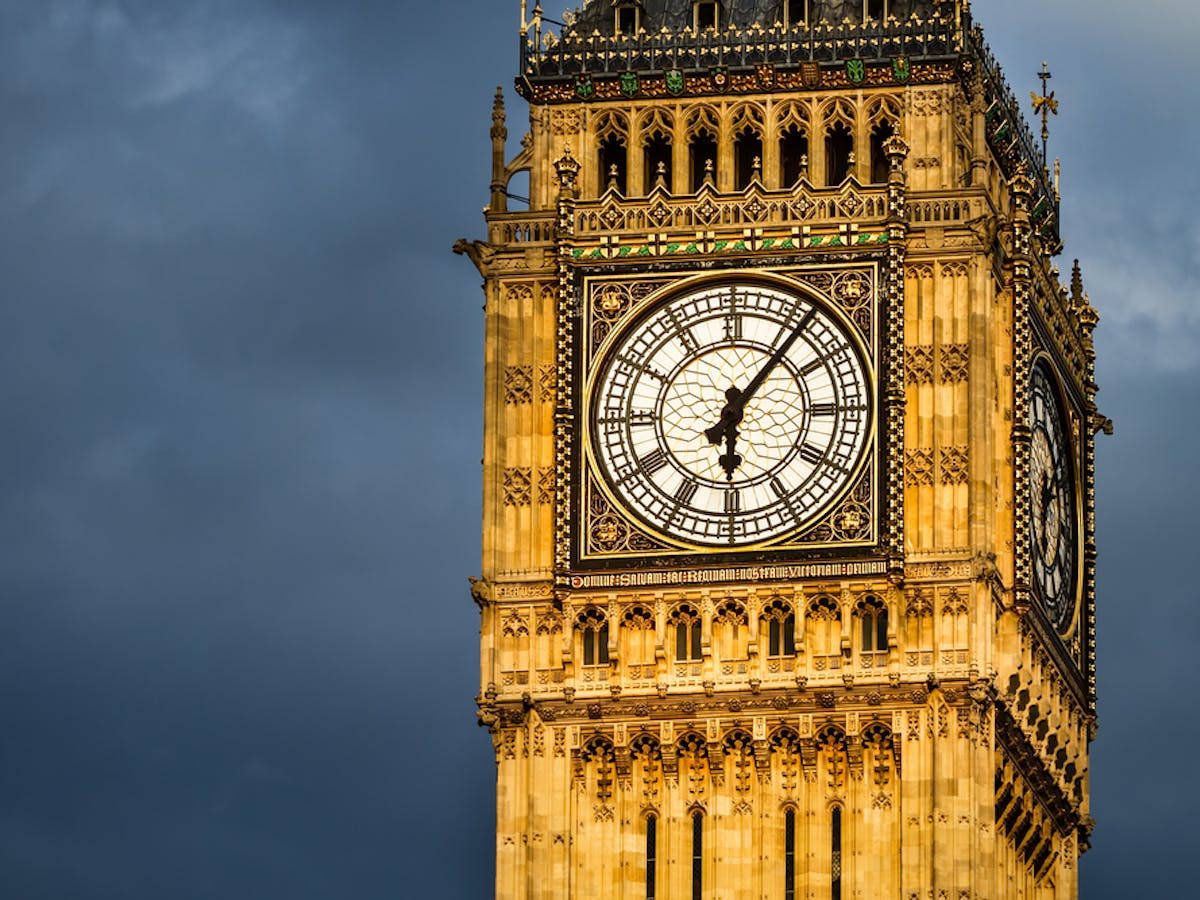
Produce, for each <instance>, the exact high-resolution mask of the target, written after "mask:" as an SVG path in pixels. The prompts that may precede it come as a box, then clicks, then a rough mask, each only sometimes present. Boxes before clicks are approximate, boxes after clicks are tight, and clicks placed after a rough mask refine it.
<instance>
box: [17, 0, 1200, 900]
mask: <svg viewBox="0 0 1200 900" xmlns="http://www.w3.org/2000/svg"><path fill="white" fill-rule="evenodd" d="M974 6H975V9H976V13H977V15H978V16H979V17H980V19H981V20H982V21H983V22H984V23H985V25H986V26H987V27H988V30H989V37H990V40H991V43H992V44H993V46H994V49H995V50H996V51H997V53H998V54H999V56H1000V57H1001V59H1002V60H1003V61H1004V63H1005V65H1006V69H1007V70H1008V72H1009V75H1010V80H1011V81H1012V82H1013V86H1014V88H1015V89H1016V93H1017V95H1018V96H1027V95H1028V91H1029V89H1030V88H1032V87H1035V86H1036V81H1035V80H1034V78H1033V75H1034V72H1035V71H1036V70H1037V68H1038V66H1039V65H1040V63H1041V61H1042V59H1043V58H1046V59H1049V60H1050V62H1051V64H1052V69H1053V71H1054V74H1055V76H1056V77H1055V81H1054V85H1053V86H1054V87H1055V89H1056V90H1057V91H1058V96H1059V98H1060V99H1061V100H1062V102H1063V107H1062V115H1061V116H1060V117H1059V119H1058V120H1056V121H1055V122H1054V131H1055V137H1054V141H1053V152H1054V153H1056V154H1058V155H1061V156H1062V157H1063V161H1064V174H1063V190H1064V194H1065V196H1066V203H1065V232H1066V237H1067V240H1068V250H1067V253H1068V255H1067V257H1065V258H1064V261H1063V265H1064V268H1065V267H1066V266H1068V265H1069V260H1070V258H1071V257H1072V256H1075V255H1078V256H1080V257H1081V258H1082V260H1083V264H1084V271H1085V275H1086V277H1087V282H1088V287H1089V289H1090V291H1091V294H1092V297H1093V300H1094V302H1095V304H1096V306H1097V307H1098V308H1099V309H1100V311H1101V313H1102V315H1103V317H1104V318H1103V323H1102V325H1101V328H1100V331H1099V348H1100V353H1101V363H1100V380H1101V384H1102V388H1103V390H1102V393H1101V397H1100V399H1101V403H1102V407H1103V411H1104V412H1105V413H1106V414H1108V415H1110V416H1112V417H1113V418H1114V419H1115V420H1116V423H1117V429H1118V431H1117V437H1116V438H1113V439H1105V440H1103V441H1102V443H1101V448H1100V459H1099V466H1100V488H1099V495H1100V496H1099V502H1100V547H1101V554H1102V560H1101V568H1100V611H1099V616H1100V622H1099V653H1100V691H1101V709H1100V718H1101V731H1100V739H1099V741H1098V743H1097V744H1096V745H1095V755H1094V763H1095V764H1094V770H1093V780H1094V788H1093V798H1094V811H1095V816H1096V818H1097V820H1098V822H1099V825H1098V828H1097V831H1096V834H1095V842H1094V849H1093V850H1092V851H1091V853H1090V854H1089V855H1088V856H1087V857H1086V858H1085V861H1084V864H1083V868H1082V875H1083V886H1084V891H1085V896H1087V897H1089V898H1124V897H1130V896H1159V895H1166V894H1167V893H1168V892H1173V893H1174V894H1175V895H1177V896H1184V895H1186V894H1187V893H1191V891H1190V890H1188V888H1190V887H1192V885H1193V884H1194V876H1192V874H1191V869H1192V865H1191V863H1192V859H1191V856H1192V855H1193V854H1194V848H1193V844H1194V842H1195V826H1194V824H1193V806H1194V804H1195V803H1196V801H1197V800H1198V799H1200V784H1198V780H1200V776H1198V775H1197V768H1196V766H1195V765H1193V764H1192V762H1191V759H1190V751H1191V748H1193V747H1194V746H1196V743H1197V740H1198V739H1200V726H1198V723H1197V717H1196V715H1195V707H1196V703H1195V700H1194V698H1193V697H1191V695H1190V693H1188V690H1187V689H1186V688H1185V687H1183V686H1182V685H1176V684H1174V683H1173V679H1185V678H1189V677H1190V675H1191V672H1190V670H1189V668H1188V667H1187V666H1186V664H1185V661H1186V660H1187V659H1188V658H1189V656H1190V648H1191V646H1192V644H1193V643H1194V640H1195V638H1194V635H1195V634H1196V633H1197V632H1198V631H1200V612H1198V609H1200V605H1198V604H1197V602H1196V601H1197V599H1198V598H1197V596H1196V594H1197V589H1196V587H1195V585H1196V584H1197V581H1196V580H1195V578H1194V577H1189V576H1191V573H1192V563H1193V561H1194V559H1195V549H1194V546H1193V542H1192V541H1191V540H1190V537H1191V530H1192V526H1190V525H1189V524H1188V523H1189V522H1190V521H1192V514H1193V512H1194V510H1195V509H1196V508H1197V506H1198V504H1200V490H1198V489H1197V474H1198V473H1197V465H1196V453H1195V450H1194V445H1195V443H1196V440H1197V438H1198V436H1200V434H1198V432H1200V426H1198V424H1197V420H1196V416H1195V410H1196V409H1197V408H1198V406H1200V303H1197V298H1196V296H1195V294H1196V291H1195V285H1196V283H1197V276H1198V275H1200V228H1198V227H1197V225H1196V224H1195V219H1194V216H1193V215H1192V207H1193V206H1194V198H1195V197H1196V196H1197V188H1198V187H1200V184H1198V181H1200V176H1198V174H1197V171H1198V170H1197V163H1196V159H1195V154H1196V148H1197V147H1200V119H1198V118H1197V116H1196V115H1195V113H1196V110H1197V109H1198V108H1200V96H1198V95H1200V87H1198V85H1200V63H1197V60H1196V55H1195V48H1196V47H1197V46H1200V13H1198V12H1197V11H1196V9H1195V6H1194V4H1193V3H1192V2H1190V0H1141V2H1139V3H1136V4H1135V3H1105V4H1096V3H1094V2H1090V0H1059V2H1051V3H1047V2H1044V0H1004V2H1000V0H990V2H989V0H977V2H976V3H975V4H974ZM517 8H518V3H517V0H489V2H481V0H475V2H467V3H456V4H440V3H417V2H410V0H355V2H345V0H192V2H184V0H0V542H2V546H3V548H4V549H3V552H0V634H3V635H4V641H3V651H2V652H0V896H3V897H5V898H13V900H61V898H66V897H70V898H73V900H161V898H164V897H170V898H172V900H193V898H194V900H262V898H269V897H280V898H285V897H286V898H288V900H316V898H355V900H376V898H379V900H382V898H397V897H416V896H424V897H437V898H471V900H474V898H481V897H485V896H487V895H488V892H489V889H490V884H491V874H492V873H491V854H492V828H493V811H492V803H493V799H492V783H493V763H492V757H491V748H490V743H489V741H488V737H487V735H486V733H485V732H483V731H480V730H479V729H477V728H476V726H475V724H474V704H473V696H474V694H475V691H476V689H477V684H476V677H477V676H476V671H477V669H476V653H477V644H476V634H477V625H478V619H477V613H476V610H475V608H474V606H473V605H472V603H471V601H470V599H469V597H468V594H467V591H466V577H467V576H468V575H471V574H475V573H476V572H477V570H478V553H479V546H478V544H479V452H480V451H479V448H480V432H481V407H480V403H481V391H480V387H481V382H482V316H481V313H480V303H481V294H480V293H479V289H478V288H479V278H478V275H477V274H476V273H475V271H474V270H473V269H472V268H471V267H470V265H469V264H468V263H467V262H466V261H465V260H464V259H462V258H460V257H454V256H452V255H451V254H450V252H449V248H450V245H451V243H452V242H453V240H454V239H455V238H457V237H460V236H471V237H477V236H480V235H481V233H482V221H481V217H480V208H481V207H482V205H483V204H484V203H485V202H486V200H487V182H488V175H489V173H488V158H489V146H488V140H487V130H488V127H489V124H490V121H489V111H490V106H491V98H492V93H493V91H494V88H495V85H496V84H501V83H502V84H505V85H506V86H508V85H511V83H512V76H513V74H514V72H515V65H516V60H515V53H516V46H517V45H516V35H515V26H516V15H517ZM547 11H548V13H550V14H552V15H553V14H555V13H557V12H559V11H560V9H559V5H556V4H554V3H551V4H549V5H548V6H547ZM510 96H511V91H510ZM510 109H511V111H512V116H511V119H510V127H511V133H512V142H513V146H514V147H515V146H516V141H517V140H518V139H519V137H520V134H521V132H522V130H523V128H522V125H521V122H520V117H521V115H522V109H521V107H520V105H519V104H518V103H516V102H513V103H512V104H511V105H510Z"/></svg>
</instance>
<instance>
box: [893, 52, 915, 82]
mask: <svg viewBox="0 0 1200 900" xmlns="http://www.w3.org/2000/svg"><path fill="white" fill-rule="evenodd" d="M892 76H893V77H894V78H895V79H896V80H897V81H899V82H900V83H901V84H903V83H904V82H906V81H908V79H910V78H912V67H911V66H910V65H909V64H908V57H907V56H897V57H896V58H895V59H893V60H892Z"/></svg>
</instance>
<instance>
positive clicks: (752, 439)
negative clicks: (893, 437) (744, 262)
mask: <svg viewBox="0 0 1200 900" xmlns="http://www.w3.org/2000/svg"><path fill="white" fill-rule="evenodd" d="M594 384H595V386H594V389H593V391H592V393H591V397H592V405H591V409H590V411H589V414H590V416H591V441H592V447H593V448H594V451H595V456H596V458H597V460H598V463H599V467H600V469H601V471H602V473H603V475H604V478H605V481H606V483H607V485H608V487H609V489H610V490H611V492H612V493H613V495H614V496H615V497H616V498H617V499H618V500H619V501H620V502H621V503H622V505H623V506H624V507H625V508H626V509H628V510H629V511H630V512H631V513H633V514H634V515H636V516H637V517H638V518H640V519H641V520H642V521H643V522H644V523H645V524H647V525H649V526H650V527H651V528H652V529H653V530H655V531H657V532H659V533H660V534H662V535H664V536H667V537H670V538H673V539H674V540H677V541H679V542H682V543H684V544H689V545H694V546H700V547H739V546H748V545H753V544H758V543H762V542H765V541H770V540H773V539H775V538H779V537H781V536H783V535H787V534H789V533H791V532H794V531H796V530H798V529H800V528H802V527H803V526H805V525H807V524H809V523H811V522H812V521H813V520H814V519H815V518H817V517H818V516H819V515H820V514H822V513H823V512H825V511H826V510H827V509H828V507H829V506H830V504H831V503H832V502H834V501H835V500H836V499H838V497H839V496H840V495H841V494H842V493H843V492H844V490H845V489H846V488H847V486H848V485H849V483H850V481H851V480H852V479H853V478H854V477H855V475H856V473H857V472H858V469H859V466H860V463H861V461H862V459H863V456H864V454H865V452H866V448H867V445H868V439H869V436H870V433H871V421H872V420H871V415H872V412H871V406H872V403H871V385H870V380H869V378H868V369H867V366H866V365H865V364H864V362H863V357H862V354H861V353H860V351H859V349H858V345H857V344H856V343H855V342H854V340H853V339H852V338H851V337H850V335H849V334H848V332H847V331H846V330H845V328H844V326H843V325H842V324H841V323H840V321H839V320H838V319H837V318H836V317H835V316H834V315H833V314H831V313H830V312H828V311H827V310H825V309H824V308H823V307H822V306H820V305H819V304H817V303H815V302H814V301H812V300H811V299H809V298H808V297H805V296H803V295H801V294H799V293H792V292H790V291H788V290H785V289H781V288H778V287H775V286H766V285H762V284H722V285H719V286H708V287H703V288H698V289H696V290H693V291H691V292H689V293H686V294H683V295H680V296H675V297H672V298H669V299H668V300H666V301H665V302H662V303H659V304H657V305H656V306H654V307H653V308H651V309H650V310H649V312H648V313H647V314H645V315H643V316H642V317H641V318H640V319H639V320H638V321H637V322H636V323H635V324H634V325H633V326H632V327H630V328H628V329H626V330H625V331H624V332H623V333H621V334H620V335H618V337H617V338H616V339H615V341H614V342H613V344H612V345H611V346H610V348H609V350H608V352H607V353H606V355H605V361H604V363H603V364H602V366H601V368H600V370H599V373H598V375H597V378H596V381H595V383H594Z"/></svg>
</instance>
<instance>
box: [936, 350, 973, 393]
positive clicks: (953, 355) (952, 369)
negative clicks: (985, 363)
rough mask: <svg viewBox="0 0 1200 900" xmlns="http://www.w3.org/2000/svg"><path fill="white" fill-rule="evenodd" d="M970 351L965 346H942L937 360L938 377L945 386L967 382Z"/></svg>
mask: <svg viewBox="0 0 1200 900" xmlns="http://www.w3.org/2000/svg"><path fill="white" fill-rule="evenodd" d="M969 358H970V349H969V347H968V345H966V344H943V345H942V347H941V352H940V359H939V360H938V368H939V370H940V371H939V376H940V379H941V381H943V382H945V383H947V384H957V383H960V382H964V381H966V380H967V375H968V360H969Z"/></svg>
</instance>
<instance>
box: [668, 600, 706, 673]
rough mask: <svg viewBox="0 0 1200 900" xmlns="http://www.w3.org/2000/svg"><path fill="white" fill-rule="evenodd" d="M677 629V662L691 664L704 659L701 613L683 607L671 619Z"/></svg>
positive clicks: (688, 607)
mask: <svg viewBox="0 0 1200 900" xmlns="http://www.w3.org/2000/svg"><path fill="white" fill-rule="evenodd" d="M671 624H672V625H673V626H674V627H675V660H676V661H677V662H689V661H693V660H698V659H700V658H701V657H702V649H701V644H700V642H701V629H700V613H699V612H698V611H697V610H696V609H694V608H693V607H690V606H681V607H680V608H679V609H677V610H676V611H675V614H674V615H673V616H672V617H671Z"/></svg>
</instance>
